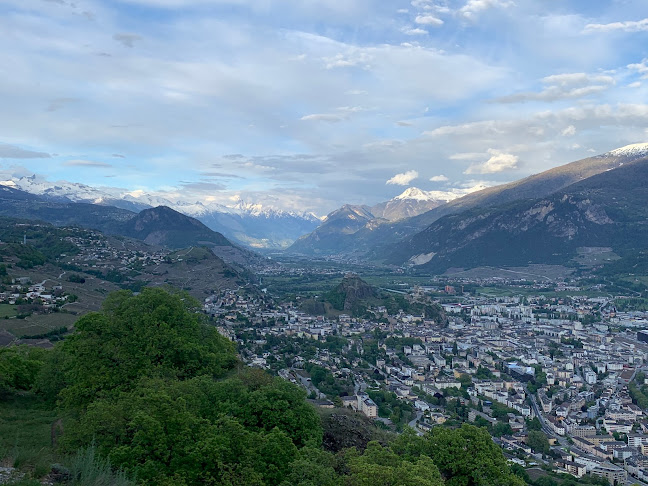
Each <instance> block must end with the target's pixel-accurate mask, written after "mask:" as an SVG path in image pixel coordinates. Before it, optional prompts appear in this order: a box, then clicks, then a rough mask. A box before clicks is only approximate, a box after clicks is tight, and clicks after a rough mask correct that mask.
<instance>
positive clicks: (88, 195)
mask: <svg viewBox="0 0 648 486" xmlns="http://www.w3.org/2000/svg"><path fill="white" fill-rule="evenodd" d="M0 185H3V186H8V187H12V188H14V189H19V190H22V191H25V192H28V193H30V194H35V195H37V196H48V197H56V198H64V199H67V200H69V201H71V202H84V203H92V204H105V205H119V202H120V201H126V202H128V203H133V205H134V207H133V209H135V208H139V209H145V208H147V207H157V206H168V207H170V208H172V209H175V210H176V211H178V212H181V213H183V214H186V215H187V216H191V217H201V216H206V215H209V214H211V213H224V214H231V215H238V216H251V217H255V218H268V219H270V218H281V217H292V218H298V219H305V220H307V221H320V220H321V218H319V217H317V216H316V215H314V214H313V213H303V214H302V213H298V212H293V211H284V210H281V209H275V208H271V207H266V206H263V205H261V204H259V203H250V202H245V201H243V200H241V199H238V200H236V201H235V202H233V204H231V205H224V204H220V203H217V202H214V201H211V202H201V201H191V200H187V199H183V196H182V195H181V194H179V193H174V194H164V196H161V195H158V194H149V193H146V192H144V191H141V190H136V191H127V190H124V189H118V188H96V187H91V186H87V185H85V184H79V183H76V182H67V181H56V182H49V181H47V180H45V179H43V178H42V177H39V176H36V175H32V176H29V177H14V178H12V179H8V180H4V181H0ZM185 197H186V196H185Z"/></svg>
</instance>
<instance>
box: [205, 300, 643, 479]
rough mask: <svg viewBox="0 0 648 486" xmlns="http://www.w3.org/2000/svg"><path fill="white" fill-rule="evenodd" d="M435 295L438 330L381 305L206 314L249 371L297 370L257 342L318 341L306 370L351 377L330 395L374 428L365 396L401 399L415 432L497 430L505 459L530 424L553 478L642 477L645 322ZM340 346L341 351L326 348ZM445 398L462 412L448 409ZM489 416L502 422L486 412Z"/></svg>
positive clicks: (581, 308) (562, 305) (610, 306)
mask: <svg viewBox="0 0 648 486" xmlns="http://www.w3.org/2000/svg"><path fill="white" fill-rule="evenodd" d="M570 288H571V287H570ZM450 290H454V289H450ZM560 290H561V291H565V290H569V289H567V288H561V289H560ZM405 291H406V293H407V294H408V298H411V299H416V298H426V295H425V294H426V293H427V291H426V289H424V290H423V291H422V290H421V289H420V288H415V289H406V290H405ZM442 292H445V293H446V298H445V299H443V300H442V301H441V300H440V299H439V301H440V305H441V307H442V308H443V311H444V320H443V322H441V321H440V320H439V319H436V320H435V319H430V318H428V316H425V315H412V314H408V313H404V312H402V311H401V312H398V313H395V314H393V315H388V314H387V312H386V309H385V308H384V307H381V306H378V307H374V308H371V309H370V311H372V312H373V314H374V315H375V316H376V319H359V318H352V317H351V316H349V315H344V314H342V315H340V316H338V317H336V318H334V319H333V318H331V319H327V318H325V317H322V316H312V315H308V314H306V313H304V312H301V311H300V310H299V307H298V305H297V302H289V303H285V304H281V305H279V304H272V305H271V306H270V307H271V308H270V307H269V306H268V305H267V303H268V301H267V300H266V301H259V302H257V303H256V304H254V303H251V302H250V301H249V300H246V299H245V298H243V297H240V296H237V295H236V293H235V292H231V293H230V294H227V293H225V294H223V295H221V296H220V297H219V298H214V299H212V301H210V302H206V303H205V308H206V310H210V311H212V312H213V313H214V314H219V315H221V316H224V315H229V317H231V318H232V320H231V321H227V320H226V321H225V323H224V324H223V330H224V331H225V332H229V333H230V334H229V335H230V337H232V339H236V337H235V336H240V335H241V331H246V330H247V331H249V332H253V333H254V336H255V339H254V340H253V341H245V340H241V339H239V341H240V344H241V355H242V357H243V358H244V359H245V360H247V361H248V362H249V363H250V364H254V365H257V366H261V367H264V368H271V367H272V366H271V363H272V362H273V361H274V359H276V360H279V359H281V360H282V361H283V362H284V363H286V362H287V363H290V364H291V366H294V367H295V368H300V367H302V366H303V362H304V359H303V358H300V356H299V354H300V351H301V349H302V348H301V347H299V346H297V347H295V348H294V349H295V355H294V356H285V352H284V353H283V354H282V355H281V356H280V355H278V354H275V353H277V352H278V350H279V349H280V347H279V346H277V347H274V348H273V347H269V346H268V344H267V343H268V342H282V343H283V342H300V343H304V342H311V341H312V342H314V343H316V344H315V347H316V351H315V355H314V356H311V357H309V358H306V361H309V360H310V361H313V362H315V363H317V364H318V366H322V367H324V368H326V369H327V370H328V371H330V372H331V374H332V375H333V376H339V375H340V373H342V372H343V370H346V371H349V370H351V371H352V373H353V375H354V376H355V380H356V390H355V392H356V393H355V394H353V395H349V396H345V397H340V398H341V399H342V402H343V405H344V406H348V407H351V408H353V409H354V410H356V411H358V412H359V413H363V414H364V415H366V416H367V417H370V418H376V419H380V417H379V415H380V413H379V406H378V405H377V404H376V403H375V401H374V400H372V398H371V397H370V396H369V395H370V394H371V391H372V390H383V391H387V392H390V393H393V394H395V396H396V397H397V398H398V399H399V400H402V401H406V402H408V404H409V405H410V406H411V408H412V410H413V411H414V412H413V415H412V416H411V417H410V418H411V419H412V421H411V423H410V425H413V426H415V427H417V428H418V429H419V431H421V432H422V431H425V430H428V429H429V428H430V427H434V426H436V425H438V424H440V423H444V422H446V421H447V420H458V419H460V420H463V421H473V422H480V423H481V424H485V423H489V424H490V425H491V426H495V425H497V424H498V423H502V424H507V425H508V426H510V432H512V433H511V434H510V435H506V436H503V437H501V438H498V439H497V440H498V441H499V443H500V444H501V445H502V446H503V447H505V449H507V450H508V451H509V452H510V453H511V454H513V452H515V454H523V455H524V454H527V455H529V456H531V455H532V454H535V452H534V451H532V449H531V448H530V447H529V446H528V444H527V440H528V432H529V431H528V430H527V425H528V423H529V421H530V420H531V419H533V418H538V420H539V421H540V423H541V424H542V432H543V433H544V434H545V435H546V436H547V437H548V439H549V440H550V442H551V443H552V454H551V457H550V458H549V457H545V460H547V461H549V462H551V463H552V464H553V466H554V467H555V469H556V470H557V471H560V472H566V473H569V474H573V475H574V476H582V475H584V474H594V475H600V476H603V477H606V478H608V479H609V480H610V481H611V482H612V483H613V482H614V481H619V482H620V484H621V483H622V482H623V481H625V480H626V479H627V477H628V476H629V475H632V476H633V477H635V478H639V479H641V478H647V479H648V469H647V468H646V466H648V456H646V455H645V453H646V452H648V450H646V448H647V447H648V422H647V421H646V415H645V411H644V410H642V409H641V408H640V407H639V406H638V405H637V404H636V403H635V402H636V400H633V397H632V396H631V395H630V392H629V385H630V384H631V383H632V384H634V385H636V386H639V387H641V386H643V383H640V384H639V383H636V378H637V376H640V375H639V373H641V372H643V371H646V370H647V369H648V332H647V333H646V334H645V335H642V334H641V333H639V334H638V333H637V329H638V328H641V327H643V323H644V322H645V321H644V320H643V319H645V318H646V316H645V315H643V314H642V313H632V312H617V310H616V309H615V307H614V300H615V299H614V298H612V297H605V298H602V297H587V296H582V295H580V296H574V297H571V298H546V297H544V296H540V295H539V296H537V297H526V298H517V297H509V298H485V297H480V298H475V297H469V296H465V297H463V298H457V299H456V300H457V301H456V302H448V297H447V295H451V294H448V292H447V291H446V289H443V290H442ZM427 298H429V296H428V297H427ZM233 309H235V310H236V313H237V314H238V315H240V314H245V315H246V321H245V324H244V325H241V323H240V322H236V321H235V320H234V317H235V316H234V315H233V312H232V310H233ZM646 324H647V325H646V327H647V328H648V322H647V323H646ZM340 338H343V339H344V343H345V344H344V346H342V347H341V348H340V347H338V348H337V349H332V348H330V347H328V346H327V342H328V341H330V340H331V339H338V340H339V339H340ZM369 343H371V346H374V348H375V349H369V348H368V345H369ZM453 390H454V391H453ZM329 398H334V397H329ZM451 400H456V401H458V402H459V403H460V405H461V406H463V407H466V408H467V409H468V410H469V412H468V414H467V415H466V416H463V417H457V415H456V413H454V412H451V411H449V410H448V409H447V407H446V405H447V403H448V402H449V401H451ZM497 407H500V408H499V409H501V408H502V407H505V409H506V412H507V414H505V415H504V416H502V414H501V413H499V414H493V413H492V412H493V410H494V409H496V408H497ZM383 420H384V418H383ZM534 460H538V458H537V457H535V459H534Z"/></svg>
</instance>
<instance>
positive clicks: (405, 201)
mask: <svg viewBox="0 0 648 486" xmlns="http://www.w3.org/2000/svg"><path fill="white" fill-rule="evenodd" d="M453 197H458V195H454V194H452V193H447V192H440V191H422V190H421V189H418V188H416V187H410V188H408V189H407V190H405V192H403V193H402V194H400V195H398V196H396V197H395V198H393V199H390V200H389V201H386V202H383V203H379V204H376V205H375V206H372V207H369V206H354V205H350V204H346V205H344V206H342V207H341V208H340V209H337V210H335V211H333V212H332V213H330V214H329V215H328V216H327V217H326V218H325V219H324V220H323V222H322V223H321V224H320V225H319V226H318V227H317V228H316V229H315V230H314V231H313V232H312V233H310V234H308V235H305V236H303V237H301V238H300V239H298V240H297V241H296V242H295V243H293V245H292V246H291V247H290V248H289V249H288V251H290V252H291V253H301V254H307V255H320V254H324V255H328V254H336V253H340V252H343V253H344V252H347V251H352V250H353V249H354V248H355V246H354V245H352V246H348V243H349V242H352V241H353V236H352V235H355V234H356V233H358V232H359V231H362V230H368V231H372V230H373V229H375V228H377V227H380V226H382V225H386V224H388V223H390V222H393V221H399V220H402V219H406V218H411V217H412V216H416V215H419V214H421V213H424V212H426V211H429V210H430V209H432V208H436V207H439V206H441V205H443V204H446V202H447V201H448V200H451V199H452V198H453Z"/></svg>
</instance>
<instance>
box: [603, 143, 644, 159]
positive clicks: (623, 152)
mask: <svg viewBox="0 0 648 486" xmlns="http://www.w3.org/2000/svg"><path fill="white" fill-rule="evenodd" d="M604 155H611V156H613V157H638V156H642V155H648V143H633V144H631V145H626V146H625V147H621V148H618V149H614V150H610V151H609V152H608V153H607V154H604Z"/></svg>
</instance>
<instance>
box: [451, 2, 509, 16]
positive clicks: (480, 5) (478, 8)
mask: <svg viewBox="0 0 648 486" xmlns="http://www.w3.org/2000/svg"><path fill="white" fill-rule="evenodd" d="M514 5H515V3H514V2H512V1H508V0H468V3H466V5H464V6H463V7H461V8H460V9H459V14H460V15H462V16H463V17H465V18H467V19H473V18H475V17H476V16H477V15H478V14H480V13H481V12H483V11H485V10H489V9H491V8H508V7H512V6H514Z"/></svg>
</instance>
